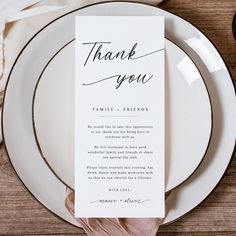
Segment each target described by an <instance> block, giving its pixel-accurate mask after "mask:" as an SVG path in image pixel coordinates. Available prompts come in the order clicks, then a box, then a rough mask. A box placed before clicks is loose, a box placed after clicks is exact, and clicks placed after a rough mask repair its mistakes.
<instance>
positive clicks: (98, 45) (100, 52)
mask: <svg viewBox="0 0 236 236" xmlns="http://www.w3.org/2000/svg"><path fill="white" fill-rule="evenodd" d="M106 44H111V42H86V43H82V45H84V46H89V45H92V47H91V49H90V51H89V53H88V56H87V57H86V60H85V62H84V67H85V66H86V65H87V64H88V63H95V62H97V61H101V60H105V61H112V60H122V61H123V60H138V59H142V58H144V57H147V56H151V55H153V54H155V53H157V52H159V51H162V50H164V48H161V49H157V50H154V51H151V52H147V53H145V54H142V55H139V56H136V54H137V52H136V50H137V47H138V43H135V44H134V45H133V46H132V48H131V49H130V50H129V51H128V52H126V51H125V50H121V51H118V52H113V51H105V49H104V47H105V45H106ZM152 78H153V75H147V73H145V74H138V75H137V74H136V75H135V74H131V75H127V74H124V75H121V74H116V75H111V76H108V77H105V78H101V79H99V80H95V81H93V82H89V83H83V85H84V86H88V85H93V84H97V83H100V82H103V81H106V80H110V79H115V80H116V89H118V88H120V86H121V85H122V84H123V82H124V81H127V82H128V83H132V82H134V81H136V82H137V83H139V82H140V83H142V84H146V83H147V82H148V81H150V79H152Z"/></svg>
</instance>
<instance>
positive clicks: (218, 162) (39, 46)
mask: <svg viewBox="0 0 236 236" xmlns="http://www.w3.org/2000/svg"><path fill="white" fill-rule="evenodd" d="M78 14H87V15H107V14H109V15H163V16H165V22H166V26H165V29H166V32H165V33H166V37H167V38H168V39H170V40H171V41H173V42H174V43H175V44H177V45H178V46H179V47H181V48H182V49H183V50H184V51H185V52H186V53H187V54H188V55H189V56H190V58H192V59H193V61H194V63H195V64H196V65H197V67H198V68H199V70H200V71H201V74H202V75H203V78H204V80H205V82H206V84H207V87H208V90H209V93H210V98H211V101H212V108H213V134H212V139H211V142H210V145H209V147H208V150H207V153H206V155H205V158H204V159H203V161H202V163H201V165H200V167H199V168H198V169H197V171H196V172H195V173H194V174H193V175H192V176H191V177H190V178H189V179H188V180H187V181H185V183H183V184H182V185H181V186H180V187H178V188H176V189H175V190H173V191H172V193H171V195H170V196H169V197H168V200H167V203H166V204H167V209H166V210H167V215H166V218H165V220H164V222H163V223H169V222H171V221H173V220H176V219H178V218H179V217H181V216H183V215H184V214H186V213H187V212H189V211H190V210H192V209H193V208H194V207H196V206H197V205H198V204H199V203H200V202H202V201H203V200H204V199H205V198H206V197H207V196H208V195H209V194H210V193H211V192H212V190H213V189H214V188H215V186H216V185H217V183H218V182H219V181H220V179H221V178H222V176H223V174H224V172H225V170H226V168H227V166H228V164H229V162H230V159H231V156H232V154H233V150H234V145H235V135H236V122H235V117H236V97H235V91H234V87H233V83H232V80H231V77H230V75H229V72H228V70H227V68H226V66H225V64H224V62H223V60H222V58H221V56H220V55H219V53H218V52H217V50H216V49H215V47H214V46H213V45H212V43H211V42H210V41H209V40H208V39H207V38H206V37H205V36H204V35H203V34H202V33H201V32H200V31H199V30H198V29H196V28H195V27H194V26H193V25H191V24H190V23H188V22H187V21H185V20H183V19H181V18H179V17H177V16H175V15H173V14H171V13H168V12H166V11H163V10H161V9H159V8H156V7H153V6H149V5H145V4H141V3H127V2H108V3H102V4H95V5H92V6H89V7H85V8H81V9H78V10H75V11H74V12H71V13H69V14H67V15H65V16H63V17H60V18H58V19H57V20H56V21H53V22H52V23H51V24H49V25H47V26H46V27H44V28H43V29H42V30H41V31H39V32H38V33H37V34H36V35H35V36H34V37H33V38H32V39H31V40H30V41H29V42H28V43H27V45H26V47H25V48H24V49H23V50H22V51H21V53H20V54H19V56H18V57H17V60H16V61H15V63H14V65H13V67H12V70H11V72H10V75H9V79H8V83H7V88H6V93H5V97H4V107H3V116H2V126H3V137H4V142H5V146H6V149H7V152H8V156H9V158H10V160H11V162H12V165H13V167H14V168H15V170H16V172H17V174H18V175H19V177H20V178H21V180H22V182H23V183H24V184H25V186H26V187H27V188H28V190H29V191H30V192H31V193H32V194H33V195H34V196H35V197H36V198H37V199H38V200H39V201H40V202H41V203H42V204H43V205H44V206H45V207H47V208H48V209H49V210H51V211H52V212H54V213H55V214H57V215H58V216H60V217H61V218H63V219H65V220H66V221H68V222H70V223H72V224H75V225H77V226H78V225H79V224H78V222H77V221H76V220H75V219H74V218H73V217H72V216H71V215H70V214H69V212H68V211H67V209H66V207H65V206H64V200H65V197H66V194H67V193H66V187H65V185H64V184H63V183H62V182H61V181H60V180H59V179H58V178H57V177H56V176H55V175H54V174H53V173H52V171H51V170H50V169H49V168H48V166H47V164H46V163H45V162H44V161H43V159H42V157H41V155H40V152H39V150H38V147H37V144H36V141H35V139H34V131H33V123H32V100H33V93H34V89H35V86H36V83H37V80H38V78H39V76H40V74H41V72H42V70H43V68H44V67H45V65H46V64H47V62H48V61H49V60H50V58H52V57H53V55H54V54H55V53H56V51H57V50H56V49H55V48H54V47H53V45H54V44H55V43H56V42H54V41H53V40H50V38H55V36H54V35H57V38H60V40H59V41H60V45H58V47H63V46H64V45H65V44H66V43H67V42H69V40H70V39H71V35H72V34H73V32H70V29H72V28H73V27H69V28H68V29H67V26H68V24H69V25H72V26H73V25H74V16H75V15H78ZM154 29H155V26H154ZM36 52H40V53H39V54H37V55H36ZM32 71H33V73H32ZM199 101H200V98H199ZM200 116H201V114H199V117H200ZM195 125H196V126H197V125H198V124H197V123H196V124H195ZM199 129H201V127H199ZM196 145H197V144H196Z"/></svg>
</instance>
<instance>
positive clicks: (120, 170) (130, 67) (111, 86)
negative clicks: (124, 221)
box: [74, 16, 165, 218]
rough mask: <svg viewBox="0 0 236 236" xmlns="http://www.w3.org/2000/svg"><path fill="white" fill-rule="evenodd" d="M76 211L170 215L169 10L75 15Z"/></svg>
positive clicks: (86, 214) (96, 214) (100, 214)
mask: <svg viewBox="0 0 236 236" xmlns="http://www.w3.org/2000/svg"><path fill="white" fill-rule="evenodd" d="M75 45H76V46H75V57H76V59H75V63H76V64H75V68H76V69H75V70H76V71H75V138H74V144H75V145H74V155H75V157H74V158H75V186H74V187H75V216H76V217H140V218H148V217H150V218H154V217H164V213H165V207H164V192H165V191H164V157H165V150H164V146H165V135H164V127H165V123H164V119H165V116H164V114H165V112H164V108H165V107H164V103H165V100H164V97H165V89H164V87H165V86H164V85H165V82H164V18H163V17H160V16H77V17H76V43H75Z"/></svg>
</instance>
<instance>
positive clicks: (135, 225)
mask: <svg viewBox="0 0 236 236" xmlns="http://www.w3.org/2000/svg"><path fill="white" fill-rule="evenodd" d="M68 191H69V193H68V195H67V197H66V199H65V206H66V208H67V209H68V211H69V212H70V214H71V215H72V216H74V192H72V191H70V190H68ZM76 220H77V221H78V223H79V224H80V225H81V227H83V229H84V230H85V232H86V233H87V235H89V236H155V235H156V234H157V231H158V228H159V226H160V224H161V222H162V220H163V219H159V218H77V219H76Z"/></svg>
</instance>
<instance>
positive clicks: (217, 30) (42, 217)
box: [0, 0, 236, 236]
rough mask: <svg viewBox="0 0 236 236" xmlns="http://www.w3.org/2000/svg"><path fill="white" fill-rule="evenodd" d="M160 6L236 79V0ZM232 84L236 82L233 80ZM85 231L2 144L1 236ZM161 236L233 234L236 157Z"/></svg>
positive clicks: (184, 0) (170, 0)
mask: <svg viewBox="0 0 236 236" xmlns="http://www.w3.org/2000/svg"><path fill="white" fill-rule="evenodd" d="M160 7H161V8H163V9H165V10H167V11H170V12H172V13H175V14H176V15H179V16H181V17H183V18H184V19H186V20H188V21H190V22H191V23H193V24H194V25H195V26H197V27H198V28H199V29H201V30H202V32H203V33H205V34H206V35H207V36H208V37H209V38H210V39H211V40H212V41H213V43H214V44H215V45H216V47H217V48H218V49H219V51H220V53H221V54H222V56H223V58H224V59H225V61H226V64H227V65H228V67H229V70H230V72H231V74H232V77H233V78H234V79H235V78H236V40H235V39H234V37H233V34H232V20H233V16H234V14H235V12H236V0H194V1H193V0H165V1H164V2H163V3H162V4H161V5H160ZM234 82H236V81H235V80H234ZM2 234H11V235H12V234H16V235H32V234H34V235H35V234H36V235H52V234H53V235H81V236H82V235H85V234H84V232H83V230H81V229H79V228H76V227H74V226H72V225H70V224H68V223H66V222H64V221H63V220H61V219H59V218H58V217H56V216H55V215H53V214H52V213H50V212H49V211H48V210H47V209H45V208H44V207H43V206H42V205H41V204H40V203H39V202H38V201H37V200H36V199H34V197H33V196H32V195H31V194H30V193H29V192H28V191H27V190H26V189H25V187H24V186H23V185H22V183H21V182H20V180H19V179H18V177H17V176H16V174H15V172H14V170H13V168H12V166H11V164H10V162H9V160H8V157H7V155H6V152H5V149H4V146H3V145H1V147H0V235H2ZM158 235H163V236H171V235H176V236H178V235H183V236H185V235H189V236H197V235H199V236H205V235H214V236H227V235H228V236H233V235H234V236H235V235H236V159H235V158H233V160H232V162H231V164H230V166H229V168H228V170H227V172H226V174H225V176H224V177H223V179H222V181H221V183H220V184H219V185H218V186H217V188H216V189H215V190H214V191H213V192H212V194H211V195H210V196H209V197H208V198H207V199H206V200H205V201H204V202H203V203H201V204H200V205H199V206H198V207H197V208H195V209H194V210H193V211H191V212H190V213H188V214H187V215H186V216H184V217H183V218H181V219H180V220H178V221H176V222H174V223H172V224H170V225H167V226H164V227H161V229H160V231H159V232H158Z"/></svg>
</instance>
